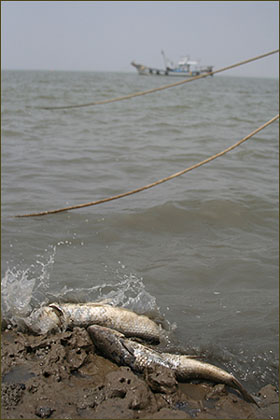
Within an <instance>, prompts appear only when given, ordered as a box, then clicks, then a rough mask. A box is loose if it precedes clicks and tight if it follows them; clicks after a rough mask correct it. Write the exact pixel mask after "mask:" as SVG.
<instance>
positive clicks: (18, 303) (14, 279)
mask: <svg viewBox="0 0 280 420" xmlns="http://www.w3.org/2000/svg"><path fill="white" fill-rule="evenodd" d="M45 252H46V254H45V255H38V256H37V259H36V262H35V263H34V264H31V265H30V266H29V267H27V268H26V267H23V265H22V264H21V265H16V266H14V267H12V268H10V267H9V268H8V269H7V270H6V272H5V275H4V277H3V278H2V280H1V316H2V320H5V321H7V322H9V323H11V324H12V325H20V324H21V320H22V319H23V318H25V317H27V316H28V315H29V313H30V312H31V310H32V309H33V308H34V307H35V306H38V305H41V304H44V303H47V301H48V297H47V294H48V289H49V280H50V275H51V271H52V268H53V265H54V261H55V254H56V247H53V246H50V247H49V249H46V250H45Z"/></svg>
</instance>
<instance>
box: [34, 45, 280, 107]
mask: <svg viewBox="0 0 280 420" xmlns="http://www.w3.org/2000/svg"><path fill="white" fill-rule="evenodd" d="M278 52H279V49H278V50H273V51H270V52H268V53H265V54H261V55H258V56H256V57H253V58H249V59H248V60H244V61H239V62H238V63H236V64H232V65H230V66H227V67H223V68H221V69H218V70H215V71H211V72H209V73H205V74H200V75H199V76H195V77H191V78H188V79H184V80H180V81H178V82H175V83H170V84H168V85H164V86H160V87H156V88H153V89H149V90H144V91H142V92H135V93H131V94H129V95H125V96H120V97H118V98H113V99H105V100H103V101H96V102H89V103H87V104H79V105H63V106H46V107H40V109H49V110H51V109H70V108H82V107H86V106H93V105H103V104H110V103H112V102H118V101H123V100H125V99H131V98H135V97H136V96H143V95H147V94H149V93H154V92H159V91H160V90H164V89H168V88H171V87H175V86H180V85H183V84H185V83H188V82H192V81H193V80H198V79H202V78H204V77H208V76H212V75H213V74H217V73H221V72H222V71H225V70H230V69H233V68H234V67H238V66H241V65H243V64H247V63H251V62H252V61H255V60H259V59H260V58H264V57H268V56H269V55H272V54H276V53H278Z"/></svg>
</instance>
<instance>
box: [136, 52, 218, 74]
mask: <svg viewBox="0 0 280 420" xmlns="http://www.w3.org/2000/svg"><path fill="white" fill-rule="evenodd" d="M161 54H162V56H163V61H164V67H165V68H164V69H159V68H155V67H148V66H146V65H144V64H138V63H135V61H132V62H131V65H132V66H133V67H135V68H136V70H137V71H138V73H139V74H140V75H158V76H184V77H193V76H199V75H200V74H208V73H209V74H211V72H212V71H213V66H205V67H201V66H200V65H199V62H198V61H194V60H191V59H190V57H189V56H187V55H186V56H184V57H182V58H181V59H180V60H179V61H178V63H177V64H174V63H173V62H172V61H171V60H169V59H168V58H167V57H166V56H165V54H164V51H161Z"/></svg>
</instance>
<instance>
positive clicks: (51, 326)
mask: <svg viewBox="0 0 280 420" xmlns="http://www.w3.org/2000/svg"><path fill="white" fill-rule="evenodd" d="M25 324H26V325H27V327H28V328H29V329H30V330H31V331H33V332H34V333H35V334H47V333H49V332H52V331H59V326H60V319H59V316H58V315H57V313H56V312H55V311H54V310H53V309H52V308H50V307H48V306H42V307H41V308H39V309H36V310H34V311H33V312H31V314H30V315H29V317H28V318H27V319H26V320H25Z"/></svg>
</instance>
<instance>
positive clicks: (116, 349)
mask: <svg viewBox="0 0 280 420" xmlns="http://www.w3.org/2000/svg"><path fill="white" fill-rule="evenodd" d="M87 331H88V333H89V335H90V337H91V339H92V341H93V342H94V344H95V345H96V347H97V348H98V349H99V350H100V351H101V352H102V354H104V355H105V356H107V357H108V358H110V359H111V360H113V361H114V362H116V363H117V364H118V365H127V366H129V367H131V369H133V370H134V371H136V372H140V373H142V372H143V371H144V369H145V368H148V367H150V366H151V367H152V366H157V365H160V366H165V367H166V368H169V369H171V370H172V371H173V372H174V373H175V376H176V378H177V379H178V380H180V381H185V380H189V379H207V380H210V381H213V382H218V383H223V384H226V385H228V386H230V387H232V388H235V389H237V390H238V391H239V392H240V393H241V394H242V395H243V397H244V399H245V400H246V401H248V402H250V403H255V404H257V403H256V401H255V400H254V398H253V397H252V396H251V395H250V394H249V393H248V392H247V391H246V389H245V388H244V387H243V385H241V383H240V382H239V381H238V380H237V379H236V378H235V377H234V376H233V375H231V374H230V373H228V372H226V371H225V370H223V369H220V368H218V367H216V366H214V365H211V364H209V363H204V362H201V361H199V360H195V358H192V357H191V356H187V355H177V354H170V353H159V352H157V351H155V350H152V349H150V348H149V347H147V346H144V345H142V344H140V343H136V342H134V341H132V340H128V339H126V338H125V336H124V335H122V334H120V333H118V332H116V331H113V330H111V329H109V328H104V327H101V326H97V325H92V326H90V327H88V329H87Z"/></svg>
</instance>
